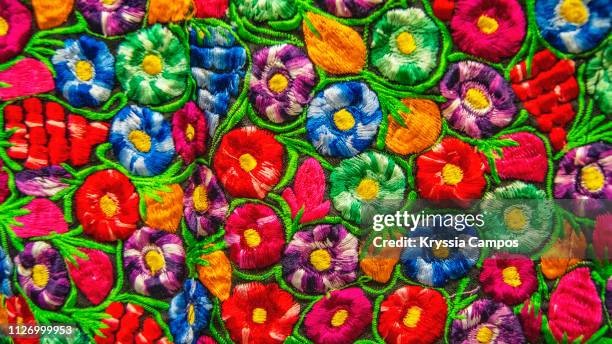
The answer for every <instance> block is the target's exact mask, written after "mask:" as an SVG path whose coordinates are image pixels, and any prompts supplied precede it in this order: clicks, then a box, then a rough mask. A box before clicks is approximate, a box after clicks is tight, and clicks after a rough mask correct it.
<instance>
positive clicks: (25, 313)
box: [4, 296, 40, 344]
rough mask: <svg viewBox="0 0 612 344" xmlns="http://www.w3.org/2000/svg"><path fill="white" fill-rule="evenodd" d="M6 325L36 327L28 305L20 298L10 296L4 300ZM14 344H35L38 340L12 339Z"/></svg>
mask: <svg viewBox="0 0 612 344" xmlns="http://www.w3.org/2000/svg"><path fill="white" fill-rule="evenodd" d="M4 307H5V308H6V315H7V319H6V320H7V323H8V324H14V325H36V320H35V319H34V314H32V311H31V310H30V307H29V306H28V303H27V302H26V300H25V299H24V298H23V297H21V296H11V297H9V298H7V299H6V303H5V305H4ZM13 341H14V342H15V344H36V343H39V342H40V341H39V339H38V338H13Z"/></svg>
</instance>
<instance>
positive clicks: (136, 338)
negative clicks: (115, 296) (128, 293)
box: [94, 302, 168, 344]
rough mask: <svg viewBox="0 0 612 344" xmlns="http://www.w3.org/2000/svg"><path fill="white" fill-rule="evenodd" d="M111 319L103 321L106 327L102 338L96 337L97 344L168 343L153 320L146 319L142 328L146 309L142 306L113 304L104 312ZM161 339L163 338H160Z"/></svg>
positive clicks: (101, 330)
mask: <svg viewBox="0 0 612 344" xmlns="http://www.w3.org/2000/svg"><path fill="white" fill-rule="evenodd" d="M104 312H105V313H106V314H108V315H109V316H110V317H108V318H104V319H102V323H103V324H104V325H106V327H105V328H101V329H100V332H102V336H100V335H96V336H95V337H94V341H95V342H96V344H111V343H134V344H153V343H156V344H158V343H168V340H167V338H166V337H162V330H161V328H160V327H159V325H158V324H157V322H155V320H154V319H153V318H150V317H146V318H145V319H144V321H143V322H142V326H140V321H141V317H142V315H143V314H144V309H143V308H142V307H141V306H138V305H134V304H131V303H128V304H126V305H125V306H124V304H122V303H120V302H113V303H111V304H110V305H108V307H106V310H105V311H104ZM160 337H161V338H160Z"/></svg>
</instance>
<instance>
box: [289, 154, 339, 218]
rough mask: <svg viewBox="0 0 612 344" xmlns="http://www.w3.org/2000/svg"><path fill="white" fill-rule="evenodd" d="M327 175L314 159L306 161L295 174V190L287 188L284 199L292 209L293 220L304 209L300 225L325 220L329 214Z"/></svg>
mask: <svg viewBox="0 0 612 344" xmlns="http://www.w3.org/2000/svg"><path fill="white" fill-rule="evenodd" d="M324 197H325V173H323V168H322V167H321V164H320V163H319V162H318V161H317V160H316V159H314V158H308V159H306V160H305V161H304V162H303V163H302V165H300V167H299V168H298V170H297V173H296V174H295V181H294V182H293V189H291V188H286V189H285V191H283V198H284V199H285V201H286V202H287V204H288V205H289V207H290V208H291V218H293V219H295V217H296V216H297V214H298V212H299V211H300V210H301V209H302V208H304V213H303V214H302V217H301V218H300V223H306V222H310V221H314V220H318V219H321V218H324V217H325V216H326V215H327V213H328V212H329V200H325V201H324Z"/></svg>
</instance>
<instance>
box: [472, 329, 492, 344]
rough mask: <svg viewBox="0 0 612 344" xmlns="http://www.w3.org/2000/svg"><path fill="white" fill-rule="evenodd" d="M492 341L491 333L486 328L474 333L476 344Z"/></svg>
mask: <svg viewBox="0 0 612 344" xmlns="http://www.w3.org/2000/svg"><path fill="white" fill-rule="evenodd" d="M491 339H493V331H491V329H490V328H488V327H484V326H483V327H481V328H480V329H479V330H478V332H477V333H476V340H477V341H478V343H481V344H485V343H490V342H491Z"/></svg>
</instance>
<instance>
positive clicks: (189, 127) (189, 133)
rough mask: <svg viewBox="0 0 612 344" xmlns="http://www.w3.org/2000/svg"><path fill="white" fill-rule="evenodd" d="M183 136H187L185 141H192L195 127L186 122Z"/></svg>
mask: <svg viewBox="0 0 612 344" xmlns="http://www.w3.org/2000/svg"><path fill="white" fill-rule="evenodd" d="M185 137H186V138H187V141H189V142H191V141H193V138H194V137H195V128H194V127H193V125H191V124H187V128H185Z"/></svg>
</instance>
